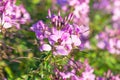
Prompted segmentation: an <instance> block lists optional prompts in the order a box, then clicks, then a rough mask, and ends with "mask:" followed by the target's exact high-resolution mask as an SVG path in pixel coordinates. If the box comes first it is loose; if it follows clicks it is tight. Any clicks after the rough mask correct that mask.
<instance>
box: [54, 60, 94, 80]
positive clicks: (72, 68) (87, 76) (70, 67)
mask: <svg viewBox="0 0 120 80" xmlns="http://www.w3.org/2000/svg"><path fill="white" fill-rule="evenodd" d="M93 71H94V70H93V69H92V68H91V67H90V66H89V64H88V62H87V61H85V62H84V63H81V62H79V61H74V60H73V59H72V60H70V61H69V62H68V64H67V65H65V66H64V67H63V71H59V70H57V71H56V73H57V75H59V78H61V79H62V80H67V79H70V80H95V75H94V74H93Z"/></svg>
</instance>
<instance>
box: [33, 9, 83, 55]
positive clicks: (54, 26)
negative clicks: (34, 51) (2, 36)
mask: <svg viewBox="0 0 120 80" xmlns="http://www.w3.org/2000/svg"><path fill="white" fill-rule="evenodd" d="M47 18H49V19H50V25H47V24H44V23H43V21H41V20H40V21H38V22H37V23H36V24H34V25H33V26H32V27H31V29H32V30H33V31H34V32H35V33H36V36H37V39H38V40H39V43H40V51H52V53H53V54H54V55H68V54H69V53H70V52H71V50H72V49H73V48H79V49H80V46H81V45H82V43H81V38H82V35H83V30H82V28H83V26H78V25H76V24H70V21H71V20H72V18H73V14H72V13H71V14H69V15H68V17H65V18H62V17H61V16H60V12H59V13H58V15H53V14H51V12H50V10H49V11H48V17H47Z"/></svg>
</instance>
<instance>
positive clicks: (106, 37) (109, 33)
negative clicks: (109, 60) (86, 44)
mask: <svg viewBox="0 0 120 80" xmlns="http://www.w3.org/2000/svg"><path fill="white" fill-rule="evenodd" d="M119 35H120V30H119V29H118V30H116V29H115V30H114V29H106V30H105V31H104V32H101V33H99V34H98V35H97V36H96V39H97V40H98V44H97V46H98V47H99V48H101V49H107V50H108V51H109V52H110V53H112V54H114V53H115V54H120V39H119Z"/></svg>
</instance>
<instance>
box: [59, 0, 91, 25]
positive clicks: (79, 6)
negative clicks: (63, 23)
mask: <svg viewBox="0 0 120 80" xmlns="http://www.w3.org/2000/svg"><path fill="white" fill-rule="evenodd" d="M57 3H58V4H59V5H60V6H61V7H62V10H64V11H70V10H71V9H72V10H73V14H74V19H73V21H74V23H77V24H78V25H88V24H89V17H88V13H89V0H57Z"/></svg>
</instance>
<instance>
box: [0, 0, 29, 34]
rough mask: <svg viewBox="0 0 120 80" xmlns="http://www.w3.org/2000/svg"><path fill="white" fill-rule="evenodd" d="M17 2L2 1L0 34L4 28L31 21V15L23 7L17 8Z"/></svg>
mask: <svg viewBox="0 0 120 80" xmlns="http://www.w3.org/2000/svg"><path fill="white" fill-rule="evenodd" d="M15 3H16V0H0V32H1V30H2V29H3V28H4V29H6V28H10V27H12V26H16V27H17V28H18V29H19V28H20V24H25V23H26V22H28V21H30V15H29V13H28V12H27V11H26V9H25V8H24V6H23V5H19V6H17V5H16V4H15Z"/></svg>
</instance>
